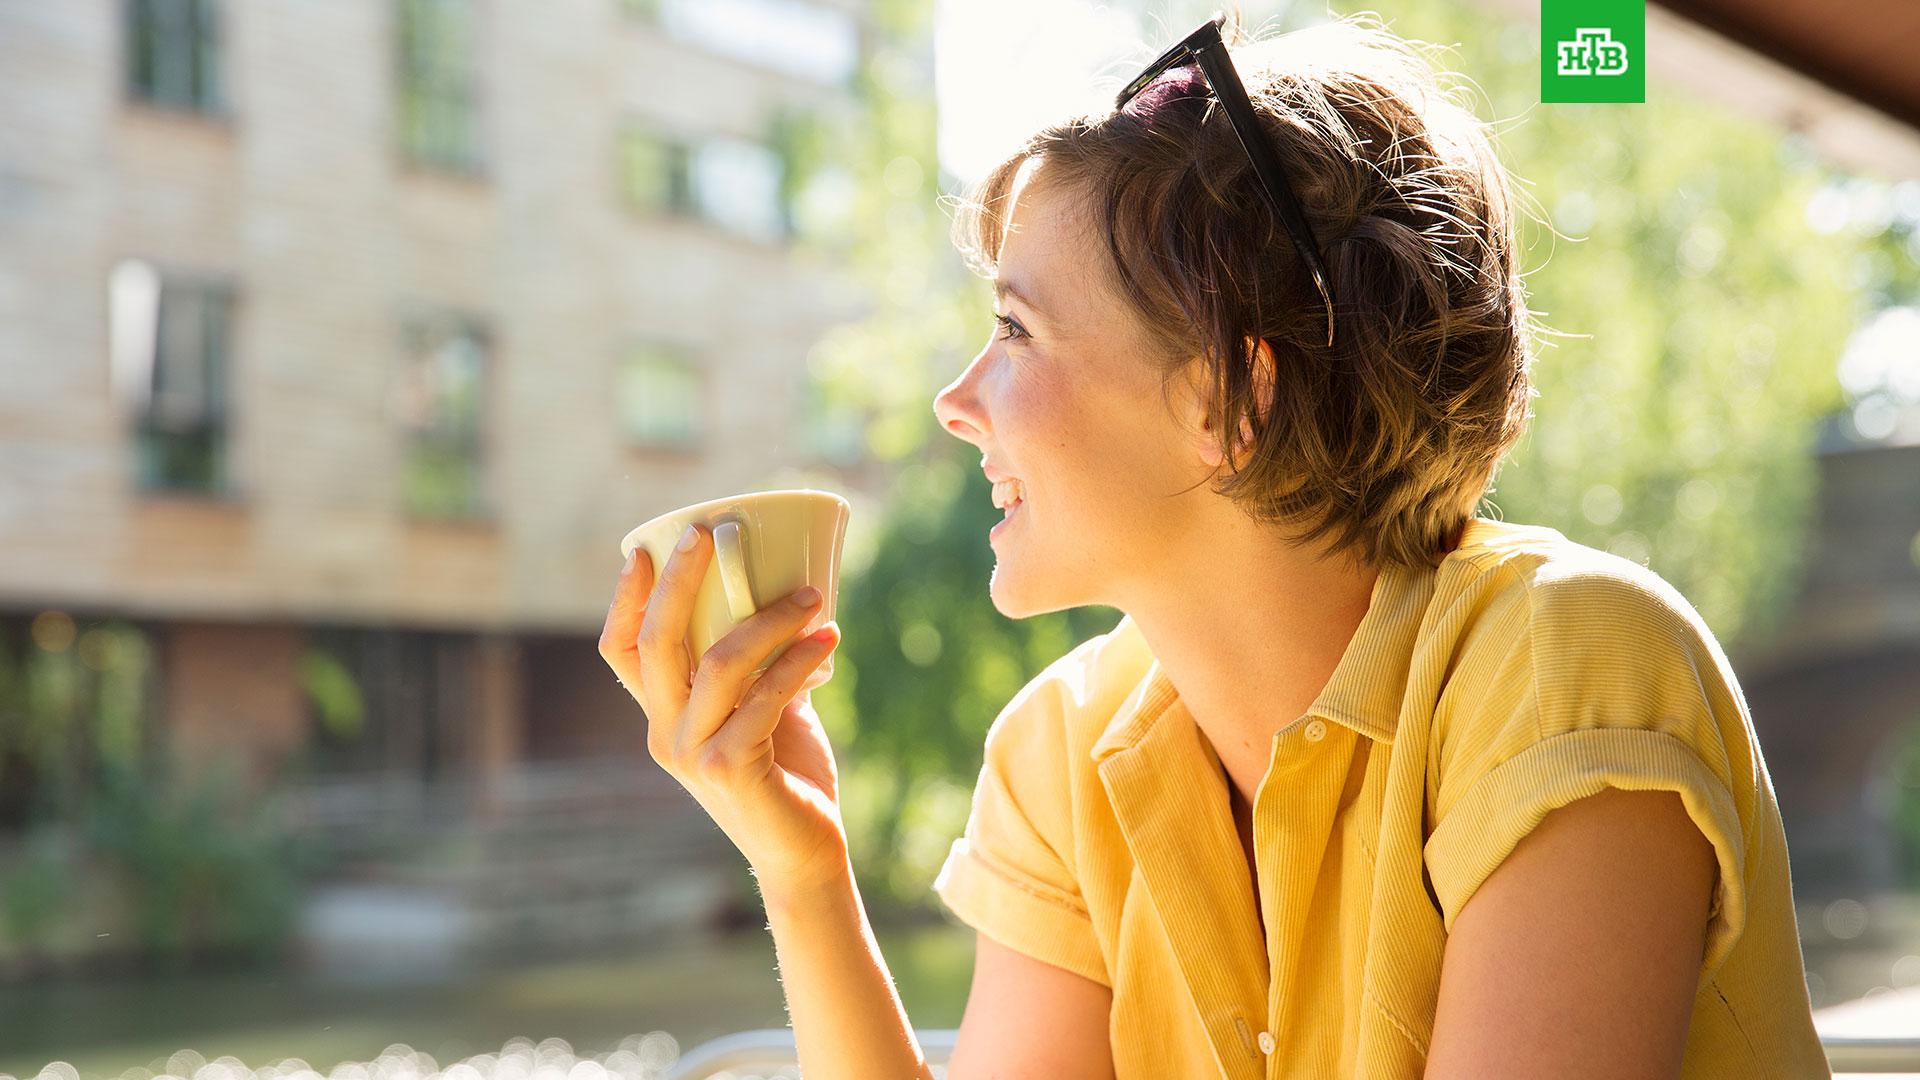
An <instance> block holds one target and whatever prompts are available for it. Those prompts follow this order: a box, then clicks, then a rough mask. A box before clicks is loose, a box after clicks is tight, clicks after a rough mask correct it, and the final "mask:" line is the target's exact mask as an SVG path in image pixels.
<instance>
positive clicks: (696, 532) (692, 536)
mask: <svg viewBox="0 0 1920 1080" xmlns="http://www.w3.org/2000/svg"><path fill="white" fill-rule="evenodd" d="M699 542H700V526H698V525H689V526H687V531H686V532H683V533H681V534H680V550H681V551H692V550H693V545H695V544H697V543H699Z"/></svg>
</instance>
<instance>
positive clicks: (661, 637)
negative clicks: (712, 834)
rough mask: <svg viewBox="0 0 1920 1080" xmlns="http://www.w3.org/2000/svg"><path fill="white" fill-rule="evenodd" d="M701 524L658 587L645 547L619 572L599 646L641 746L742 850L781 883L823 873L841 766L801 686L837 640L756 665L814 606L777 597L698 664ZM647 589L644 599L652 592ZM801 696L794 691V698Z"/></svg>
mask: <svg viewBox="0 0 1920 1080" xmlns="http://www.w3.org/2000/svg"><path fill="white" fill-rule="evenodd" d="M696 528H697V530H698V531H697V535H696V536H695V539H694V545H693V549H692V550H690V551H678V550H676V551H675V552H674V553H673V555H672V556H670V557H669V558H668V559H667V565H666V569H665V570H664V571H663V572H662V573H661V574H660V579H659V581H658V582H657V583H656V582H655V581H654V578H653V560H652V559H650V558H649V557H648V556H647V552H646V550H645V549H644V548H636V549H635V550H634V557H633V559H632V560H631V561H629V562H628V564H627V567H626V569H625V570H623V571H621V574H620V581H619V584H618V585H617V586H616V587H615V590H614V596H613V606H612V607H611V608H609V609H608V611H607V625H606V628H605V629H604V630H603V631H602V632H601V634H600V655H601V657H602V658H603V659H605V660H606V662H607V666H608V667H611V668H612V669H613V671H614V674H615V675H617V676H619V678H620V684H621V685H622V686H624V687H626V689H627V692H628V693H630V694H632V695H633V697H634V700H635V701H638V702H639V703H640V705H641V707H642V708H644V709H645V710H646V714H647V749H648V751H650V752H651V753H652V754H653V759H654V760H655V761H657V762H659V763H660V766H661V767H662V768H664V769H665V770H666V771H667V773H668V775H670V776H672V777H673V778H674V779H675V780H677V781H679V783H680V785H681V786H682V787H684V788H686V789H687V791H688V793H689V794H691V795H692V796H693V797H694V798H695V799H696V800H698V801H699V803H700V805H701V807H703V808H704V809H705V810H706V812H707V814H708V815H709V816H711V817H712V818H713V820H714V822H715V823H716V824H718V825H719V826H720V828H721V830H722V831H724V832H725V833H726V834H727V836H728V837H729V838H730V839H731V840H732V841H733V843H734V846H735V847H737V848H739V849H740V853H741V854H743V855H745V856H746V857H747V862H748V863H749V864H750V865H751V866H752V867H753V870H754V873H755V874H756V875H757V876H759V877H760V878H762V879H766V880H770V881H775V882H778V883H779V885H780V887H782V888H804V887H806V886H807V885H809V884H811V883H813V882H816V881H818V882H825V881H828V880H830V879H831V875H833V874H834V873H836V872H837V871H838V870H839V868H840V867H841V866H843V865H844V864H845V861H846V857H847V854H846V853H847V841H846V830H845V828H844V826H843V825H842V822H841V819H840V804H839V800H840V794H839V775H838V771H837V769H836V768H835V765H834V760H833V748H832V746H831V745H829V744H828V742H827V735H826V731H825V729H824V728H822V726H821V724H820V717H819V715H818V714H816V713H815V712H814V711H813V702H812V699H811V697H810V696H809V693H808V691H809V690H810V689H811V688H812V687H813V686H816V685H818V684H819V682H824V681H825V680H824V678H822V679H819V680H818V681H816V680H815V678H814V676H815V675H816V674H817V673H818V670H819V667H820V665H821V663H822V662H823V661H824V660H826V658H827V657H828V656H829V655H831V654H832V652H833V648H834V646H835V645H836V644H838V643H839V641H840V628H839V626H838V625H836V624H834V623H831V622H829V623H827V624H826V625H825V626H824V627H822V628H821V629H820V630H819V631H818V632H816V633H814V634H813V635H811V636H809V637H807V638H805V639H804V640H802V641H799V642H797V643H796V644H794V646H793V647H792V648H790V649H788V650H787V651H786V654H785V655H783V656H781V657H780V659H779V660H777V661H775V662H774V663H773V665H772V666H770V667H769V668H767V670H766V671H765V672H763V673H761V675H760V677H759V678H757V679H755V678H753V677H752V674H753V669H754V667H755V666H756V665H758V664H759V663H760V661H762V660H764V659H765V658H766V657H767V655H768V654H770V653H771V652H773V650H774V649H777V648H779V647H780V644H781V643H782V642H784V641H787V640H788V639H790V638H791V637H793V635H794V634H796V633H798V632H799V631H800V630H801V629H802V628H803V627H805V626H806V623H807V620H808V619H810V618H811V617H812V616H813V613H814V612H815V610H817V609H818V608H819V606H820V601H819V599H818V598H816V599H815V600H814V601H813V602H812V603H810V604H807V605H805V606H800V605H798V604H796V603H794V598H793V597H792V596H787V597H782V598H781V599H779V600H777V601H774V602H773V603H771V604H769V605H767V606H766V607H765V608H763V609H762V610H760V611H759V612H757V613H755V614H754V615H753V616H752V617H751V618H749V619H747V620H746V621H745V622H743V623H741V624H740V625H739V626H736V627H734V628H733V630H732V631H731V632H729V633H728V634H727V635H726V636H725V637H723V638H721V639H720V640H719V641H716V642H714V644H713V647H712V648H711V649H708V650H707V653H706V655H705V656H704V657H701V658H700V659H699V663H698V667H697V670H696V669H695V667H694V665H693V664H692V662H691V661H690V659H689V649H688V647H687V624H688V621H689V619H690V617H691V613H692V610H693V603H694V597H695V594H696V593H697V592H698V590H699V585H700V580H701V578H702V577H703V576H704V575H705V574H706V572H707V564H708V562H709V561H710V560H711V559H712V557H713V555H712V551H713V547H712V543H713V542H712V538H711V537H710V536H709V535H708V533H707V530H706V529H704V528H698V527H697V526H696ZM649 590H651V595H649ZM796 695H797V696H796Z"/></svg>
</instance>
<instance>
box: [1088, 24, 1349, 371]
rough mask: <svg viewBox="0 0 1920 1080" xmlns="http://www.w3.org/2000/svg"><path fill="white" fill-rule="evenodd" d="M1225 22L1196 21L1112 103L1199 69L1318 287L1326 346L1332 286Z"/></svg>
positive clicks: (1330, 326) (1330, 325) (1123, 103)
mask: <svg viewBox="0 0 1920 1080" xmlns="http://www.w3.org/2000/svg"><path fill="white" fill-rule="evenodd" d="M1225 21H1226V15H1225V14H1223V13H1219V12H1216V13H1215V14H1214V16H1213V17H1212V18H1210V19H1208V20H1207V21H1206V22H1204V23H1201V24H1200V28H1199V29H1197V30H1195V31H1194V32H1193V33H1191V34H1188V35H1187V36H1186V37H1185V38H1184V39H1182V40H1181V41H1180V43H1179V44H1177V45H1175V46H1174V47H1173V48H1171V49H1168V50H1167V51H1166V52H1164V53H1162V54H1160V59H1158V60H1155V61H1154V62H1153V63H1151V64H1148V65H1147V69H1146V70H1145V71H1142V72H1141V73H1140V74H1139V75H1138V76H1137V77H1136V78H1135V79H1134V80H1133V81H1132V82H1130V83H1128V84H1127V86H1126V89H1124V90H1122V91H1120V96H1119V97H1118V98H1116V99H1115V101H1114V107H1115V108H1116V109H1124V108H1125V107H1126V105H1127V102H1129V101H1132V100H1133V99H1134V97H1135V96H1136V95H1137V94H1139V93H1140V91H1142V90H1145V89H1146V88H1147V87H1148V85H1150V84H1151V83H1152V82H1153V80H1155V79H1157V78H1159V77H1160V76H1161V75H1162V74H1164V73H1165V72H1166V71H1167V70H1168V69H1170V68H1176V67H1183V66H1185V65H1186V64H1188V63H1197V64H1198V65H1199V67H1200V74H1201V75H1202V76H1203V77H1204V78H1205V79H1206V80H1207V86H1208V88H1209V89H1211V90H1212V91H1213V94H1214V96H1215V97H1216V98H1218V99H1219V100H1220V107H1221V108H1223V109H1225V110H1226V112H1227V121H1228V122H1229V123H1231V124H1232V125H1233V133H1234V135H1236V136H1238V137H1239V139H1240V146H1241V147H1242V148H1243V149H1245V150H1246V152H1247V158H1248V160H1250V161H1251V162H1252V163H1253V171H1254V173H1255V174H1256V175H1257V176H1259V177H1260V186H1261V188H1263V189H1264V190H1265V191H1266V193H1267V201H1268V202H1270V203H1272V204H1273V209H1274V211H1275V212H1276V213H1278V214H1279V215H1280V220H1281V222H1282V223H1284V224H1285V225H1286V228H1287V234H1288V237H1289V238H1290V239H1291V240H1292V241H1293V246H1294V249H1295V250H1297V251H1298V252H1299V253H1300V258H1301V261H1303V262H1305V263H1306V264H1307V272H1308V273H1309V274H1311V275H1312V276H1313V284H1314V287H1315V288H1317V289H1319V290H1320V299H1321V302H1322V303H1324V304H1325V305H1326V309H1327V346H1328V347H1329V348H1331V347H1332V346H1333V288H1332V286H1330V285H1329V284H1328V282H1327V268H1326V265H1325V264H1323V263H1322V262H1321V261H1320V252H1319V250H1318V248H1319V243H1318V241H1316V240H1315V238H1314V235H1313V230H1312V229H1311V228H1309V227H1308V225H1307V218H1306V215H1305V214H1303V213H1301V212H1300V201H1299V200H1298V199H1296V198H1295V197H1294V194H1293V189H1292V188H1291V187H1289V186H1288V184H1287V179H1286V175H1287V174H1286V171H1285V170H1284V169H1282V168H1281V167H1280V159H1279V158H1278V157H1277V156H1276V155H1275V154H1274V152H1273V146H1272V144H1271V143H1270V142H1269V141H1268V140H1267V137H1266V133H1265V132H1263V131H1262V130H1261V129H1260V123H1259V121H1258V120H1257V119H1256V118H1255V117H1254V114H1253V101H1252V100H1251V99H1250V98H1248V97H1247V88H1246V87H1245V86H1243V85H1242V84H1241V82H1240V73H1239V72H1237V71H1235V70H1234V68H1233V60H1232V59H1231V58H1230V57H1229V56H1228V55H1227V46H1226V42H1224V41H1223V40H1221V37H1220V25H1221V24H1222V23H1223V22H1225Z"/></svg>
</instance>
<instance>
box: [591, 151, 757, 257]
mask: <svg viewBox="0 0 1920 1080" xmlns="http://www.w3.org/2000/svg"><path fill="white" fill-rule="evenodd" d="M787 187H788V184H787V162H786V159H785V157H784V156H783V155H782V154H781V153H780V152H779V151H778V150H776V149H773V148H772V147H769V146H766V145H763V144H761V143H758V142H752V141H749V140H746V139H733V138H725V137H710V138H703V139H698V140H694V141H686V140H682V139H678V138H675V137H673V136H671V135H667V134H663V133H660V132H657V131H651V130H647V129H644V128H639V127H635V128H629V129H628V130H627V131H625V132H624V133H622V134H621V136H620V188H621V192H622V194H623V195H624V196H625V198H626V201H627V204H628V205H629V206H631V207H633V208H634V209H635V210H636V211H639V212H640V213H646V214H684V215H687V216H690V217H696V218H699V219H700V220H702V221H708V222H711V223H713V224H715V225H718V226H720V227H721V228H723V229H726V230H727V231H729V232H732V233H735V234H736V235H739V236H745V237H748V238H750V239H753V240H759V241H762V242H764V243H779V242H782V241H784V240H786V239H787V238H788V237H790V236H791V235H792V234H793V215H792V213H791V211H790V208H789V205H788V204H789V201H790V200H789V198H788V192H787Z"/></svg>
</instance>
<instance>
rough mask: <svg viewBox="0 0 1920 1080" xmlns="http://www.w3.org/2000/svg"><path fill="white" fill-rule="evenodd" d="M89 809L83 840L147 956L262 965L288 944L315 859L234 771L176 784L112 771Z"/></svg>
mask: <svg viewBox="0 0 1920 1080" xmlns="http://www.w3.org/2000/svg"><path fill="white" fill-rule="evenodd" d="M102 781H103V782H102V783H101V785H100V787H99V790H98V792H97V794H96V797H95V799H94V800H93V801H92V803H91V804H90V806H89V808H88V816H87V818H86V822H85V826H86V837H87V840H88V843H89V846H90V848H91V849H92V852H93V854H95V855H96V856H97V857H99V858H101V859H103V860H105V861H106V862H107V863H108V865H110V866H111V867H112V869H113V871H114V874H115V876H116V877H117V878H118V879H119V881H120V882H121V885H122V888H123V890H124V895H125V896H126V898H127V900H128V901H129V902H130V905H131V909H132V919H133V922H134V928H135V931H136V933H137V936H138V940H139V942H140V944H141V945H142V946H143V947H144V948H145V950H146V951H147V953H148V955H149V956H150V957H152V958H153V959H155V960H158V961H160V962H162V963H166V964H175V965H177V964H180V963H184V962H186V961H189V960H192V959H195V958H198V957H201V956H206V955H238V956H241V957H244V958H247V959H252V960H261V959H265V958H267V957H270V956H271V955H272V954H273V953H274V952H275V951H276V950H277V949H278V948H279V947H280V946H281V944H282V943H283V942H284V941H285V940H286V938H287V936H288V934H289V932H290V931H291V930H292V928H293V922H294V919H295V917H296V915H297V914H298V910H299V900H300V895H299V886H300V882H301V878H302V876H303V872H304V871H305V870H307V869H308V868H310V865H311V863H312V860H313V857H314V856H313V852H312V850H311V849H309V848H307V847H306V846H304V845H302V844H301V843H299V842H298V841H296V840H295V839H294V837H293V835H292V834H290V833H289V832H288V831H287V830H286V829H285V828H284V827H283V826H282V824H281V822H280V821H279V820H278V816H277V814H276V812H275V809H274V807H273V805H272V804H271V803H269V802H265V801H260V800H257V799H255V798H253V797H251V796H249V795H246V794H244V792H245V788H244V785H243V784H241V783H240V782H239V781H238V779H237V778H236V777H235V776H233V775H232V773H231V771H223V770H219V769H207V770H206V771H204V772H201V773H196V774H195V775H194V776H192V777H191V778H190V779H185V780H182V781H180V782H179V783H177V784H175V785H165V784H160V783H156V782H154V781H153V780H152V779H151V778H148V777H143V776H141V775H139V774H137V773H135V772H133V771H131V770H125V769H114V770H110V771H109V772H108V773H106V774H105V776H104V777H103V778H102Z"/></svg>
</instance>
